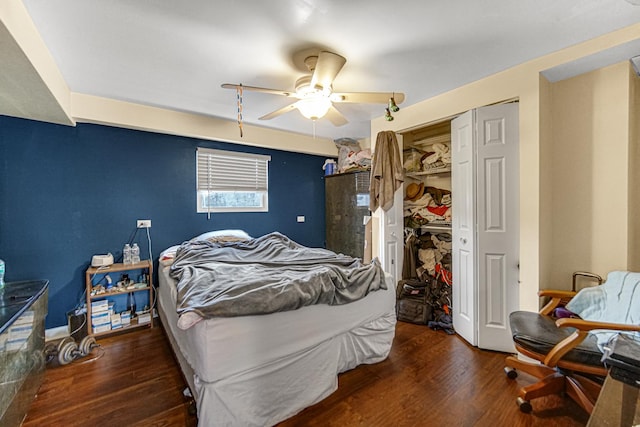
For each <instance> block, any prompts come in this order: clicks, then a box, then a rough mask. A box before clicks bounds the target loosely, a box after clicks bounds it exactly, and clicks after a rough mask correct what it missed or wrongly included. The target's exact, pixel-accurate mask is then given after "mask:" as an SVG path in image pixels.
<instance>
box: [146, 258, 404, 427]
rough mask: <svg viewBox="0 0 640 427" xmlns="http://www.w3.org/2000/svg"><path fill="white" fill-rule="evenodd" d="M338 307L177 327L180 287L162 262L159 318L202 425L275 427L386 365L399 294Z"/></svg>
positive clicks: (383, 292) (390, 289)
mask: <svg viewBox="0 0 640 427" xmlns="http://www.w3.org/2000/svg"><path fill="white" fill-rule="evenodd" d="M386 279H387V288H388V289H386V290H378V291H375V292H371V293H370V294H369V295H367V296H366V297H365V298H363V299H361V300H358V301H355V302H352V303H349V304H346V305H340V306H328V305H315V306H307V307H303V308H300V309H298V310H293V311H287V312H279V313H273V314H267V315H260V316H241V317H230V318H212V319H207V320H202V321H200V322H198V323H196V324H195V325H193V326H191V327H190V328H188V329H186V330H182V329H180V328H178V326H177V325H178V316H177V312H176V287H175V286H176V283H175V281H174V280H173V279H172V278H171V277H170V276H169V266H168V265H167V262H164V261H161V263H160V271H159V288H158V303H159V311H160V317H161V319H163V324H164V327H165V330H166V331H167V333H168V335H169V338H170V342H171V344H172V346H173V348H174V351H175V352H176V356H177V358H178V360H179V361H180V366H181V368H182V371H183V373H184V374H185V377H186V380H187V382H188V383H189V386H190V387H191V389H192V392H193V395H194V397H195V399H196V405H197V411H198V425H199V426H200V427H204V426H215V427H219V426H242V427H252V426H255V427H258V426H260V427H264V426H273V425H275V424H277V423H279V422H281V421H283V420H285V419H287V418H289V417H291V416H293V415H295V414H296V413H298V412H300V411H301V410H303V409H304V408H306V407H308V406H311V405H313V404H315V403H317V402H319V401H321V400H323V399H324V398H326V397H327V396H329V395H330V394H331V393H333V392H334V391H335V390H336V389H337V388H338V374H339V373H340V372H344V371H347V370H349V369H353V368H355V367H356V366H358V365H360V364H370V363H377V362H380V361H382V360H384V359H386V358H387V356H388V355H389V351H390V350H391V345H392V342H393V337H394V335H395V325H396V313H395V292H394V287H393V284H392V283H391V278H390V276H388V275H387V276H386Z"/></svg>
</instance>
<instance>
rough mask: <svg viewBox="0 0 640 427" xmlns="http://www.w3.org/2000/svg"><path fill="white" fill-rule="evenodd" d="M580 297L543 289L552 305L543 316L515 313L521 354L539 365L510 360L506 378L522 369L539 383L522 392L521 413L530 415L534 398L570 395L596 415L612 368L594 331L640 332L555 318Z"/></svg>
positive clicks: (610, 324) (512, 322)
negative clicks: (599, 399)
mask: <svg viewBox="0 0 640 427" xmlns="http://www.w3.org/2000/svg"><path fill="white" fill-rule="evenodd" d="M603 286H604V285H603ZM576 294H577V292H575V291H552V290H543V291H540V292H539V295H540V296H546V297H549V298H550V301H549V303H548V304H547V305H545V306H544V307H543V308H542V309H541V311H540V312H539V313H532V312H526V311H516V312H513V313H511V315H510V319H509V320H510V325H511V332H512V334H513V340H514V344H515V347H516V349H517V351H518V352H519V353H521V354H522V355H525V356H527V357H529V358H531V359H534V360H535V361H537V362H528V361H525V360H521V359H519V358H518V357H517V356H509V357H507V359H506V362H505V365H506V366H505V372H506V374H507V377H509V378H511V379H515V378H516V377H517V376H518V373H517V370H522V371H524V372H526V373H528V374H530V375H533V376H534V377H536V378H538V379H539V381H538V382H536V383H534V384H532V385H529V386H526V387H523V388H521V389H520V391H519V395H518V398H517V400H516V402H517V404H518V406H519V407H520V410H521V411H522V412H525V413H528V412H531V410H532V406H531V403H530V401H531V400H532V399H535V398H538V397H542V396H547V395H550V394H566V395H568V396H570V397H571V398H572V399H573V400H575V401H576V402H577V403H578V404H579V405H580V406H581V407H582V408H584V409H585V410H586V411H587V412H588V413H589V414H591V412H592V411H593V407H594V404H595V402H596V400H597V398H598V394H599V393H600V388H601V386H602V382H603V379H604V377H605V376H606V374H607V370H606V368H605V366H604V364H603V363H602V361H601V359H602V352H601V351H600V349H599V348H598V341H597V339H596V337H595V336H593V335H592V334H589V331H592V330H595V329H598V330H610V331H628V332H640V325H634V324H626V323H613V322H602V321H589V320H583V319H578V318H560V319H556V318H554V317H552V316H551V314H552V313H553V312H554V310H555V309H556V308H557V307H559V306H562V305H563V304H564V303H565V302H566V301H568V300H570V299H571V298H572V297H573V296H575V295H576ZM538 362H539V363H538Z"/></svg>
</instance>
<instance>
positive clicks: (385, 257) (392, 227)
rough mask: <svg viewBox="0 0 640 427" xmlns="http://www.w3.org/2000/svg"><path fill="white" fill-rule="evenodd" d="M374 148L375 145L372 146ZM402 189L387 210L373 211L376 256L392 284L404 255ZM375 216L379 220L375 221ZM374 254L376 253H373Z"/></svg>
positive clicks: (399, 142)
mask: <svg viewBox="0 0 640 427" xmlns="http://www.w3.org/2000/svg"><path fill="white" fill-rule="evenodd" d="M396 138H397V140H398V149H399V153H398V155H399V156H400V159H402V135H398V134H396ZM373 149H374V150H375V146H374V147H373ZM403 202H404V190H403V186H402V185H401V186H400V188H399V189H398V190H397V191H396V192H395V194H394V195H393V206H392V207H391V208H389V210H388V211H384V210H382V209H381V208H378V209H377V210H376V212H374V213H373V214H372V215H373V217H374V218H373V220H374V226H375V225H376V224H377V228H378V229H377V233H378V236H380V242H379V248H378V251H379V253H378V255H377V256H378V257H379V258H380V263H381V264H382V268H383V269H384V271H385V272H387V273H389V274H390V275H391V276H392V279H393V286H395V285H396V283H398V280H400V278H401V277H402V262H403V259H402V258H403V256H404V238H403V233H404V218H403V213H404V212H403V209H404V206H403ZM376 217H377V218H379V221H376ZM374 256H376V255H374Z"/></svg>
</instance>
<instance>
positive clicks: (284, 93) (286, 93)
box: [221, 83, 296, 98]
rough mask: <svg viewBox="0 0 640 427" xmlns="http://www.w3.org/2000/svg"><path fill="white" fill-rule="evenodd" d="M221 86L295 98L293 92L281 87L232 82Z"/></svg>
mask: <svg viewBox="0 0 640 427" xmlns="http://www.w3.org/2000/svg"><path fill="white" fill-rule="evenodd" d="M221 86H222V87H223V88H225V89H239V88H240V87H242V90H251V91H254V92H263V93H270V94H272V95H282V96H290V97H293V98H296V93H295V92H290V91H286V90H281V89H268V88H265V87H257V86H245V85H240V84H233V83H224V84H223V85H221Z"/></svg>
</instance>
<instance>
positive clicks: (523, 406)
mask: <svg viewBox="0 0 640 427" xmlns="http://www.w3.org/2000/svg"><path fill="white" fill-rule="evenodd" d="M516 403H517V404H518V407H519V408H520V411H521V412H524V413H525V414H528V413H530V412H531V410H532V409H533V408H532V407H531V403H529V402H528V401H526V400H524V399H523V398H521V397H519V398H517V399H516Z"/></svg>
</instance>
